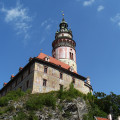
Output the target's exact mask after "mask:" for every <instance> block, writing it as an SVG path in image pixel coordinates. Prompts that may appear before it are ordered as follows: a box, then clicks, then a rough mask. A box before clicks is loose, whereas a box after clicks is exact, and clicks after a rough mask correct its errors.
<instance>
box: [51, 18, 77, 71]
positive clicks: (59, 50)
mask: <svg viewBox="0 0 120 120" xmlns="http://www.w3.org/2000/svg"><path fill="white" fill-rule="evenodd" d="M59 27H60V28H59V30H57V32H56V33H55V40H54V41H53V43H52V47H53V50H52V56H53V57H54V58H56V59H58V60H60V61H62V62H64V63H66V64H68V65H70V66H72V67H73V69H74V70H75V71H76V72H77V65H76V50H75V47H76V42H75V41H74V40H73V35H72V31H71V29H68V24H67V22H66V21H65V19H64V18H63V19H62V21H61V23H60V24H59Z"/></svg>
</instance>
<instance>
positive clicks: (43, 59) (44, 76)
mask: <svg viewBox="0 0 120 120" xmlns="http://www.w3.org/2000/svg"><path fill="white" fill-rule="evenodd" d="M59 27H60V29H59V30H57V32H56V33H55V40H54V41H53V43H52V47H53V50H52V57H51V56H48V55H46V54H44V53H40V54H39V55H38V56H37V57H34V58H30V59H29V62H28V64H27V65H25V66H24V67H23V68H22V67H20V68H19V72H18V73H17V74H16V75H15V76H13V75H12V76H11V78H10V81H9V82H8V83H7V84H6V83H5V84H4V86H3V88H2V89H1V90H0V96H4V95H6V93H7V92H9V91H11V90H17V89H18V88H20V89H21V90H23V91H26V90H27V89H31V90H32V93H46V92H50V91H58V90H60V89H61V88H62V89H64V88H69V85H70V83H73V84H74V87H75V88H76V89H78V90H79V91H81V92H82V93H84V94H87V93H89V92H92V91H93V89H92V86H91V85H90V78H89V77H87V78H86V77H84V76H81V75H79V74H78V73H77V64H76V50H75V47H76V42H75V41H74V40H73V35H72V31H71V29H68V24H67V22H66V21H65V20H64V18H63V19H62V21H61V23H60V25H59Z"/></svg>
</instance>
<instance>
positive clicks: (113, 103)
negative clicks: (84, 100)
mask: <svg viewBox="0 0 120 120" xmlns="http://www.w3.org/2000/svg"><path fill="white" fill-rule="evenodd" d="M94 96H95V97H96V99H95V104H97V105H98V106H99V108H100V109H101V110H103V111H104V112H106V113H107V114H109V113H112V115H113V119H116V118H117V117H118V116H119V115H120V95H116V94H114V93H113V92H111V93H110V95H106V94H105V93H103V92H97V93H94Z"/></svg>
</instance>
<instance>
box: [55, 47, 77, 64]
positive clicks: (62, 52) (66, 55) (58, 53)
mask: <svg viewBox="0 0 120 120" xmlns="http://www.w3.org/2000/svg"><path fill="white" fill-rule="evenodd" d="M70 52H71V53H73V60H74V61H75V62H76V52H75V50H74V49H73V48H71V47H58V48H56V49H55V58H56V59H70Z"/></svg>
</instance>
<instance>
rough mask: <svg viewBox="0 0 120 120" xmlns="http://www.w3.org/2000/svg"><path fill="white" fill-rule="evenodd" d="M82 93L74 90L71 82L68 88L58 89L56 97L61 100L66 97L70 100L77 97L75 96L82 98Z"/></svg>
mask: <svg viewBox="0 0 120 120" xmlns="http://www.w3.org/2000/svg"><path fill="white" fill-rule="evenodd" d="M84 96H85V95H84V94H83V93H81V92H80V91H78V90H76V89H75V88H74V85H73V84H72V83H71V84H70V87H69V89H68V90H63V89H61V90H59V91H58V94H57V97H58V98H59V99H61V100H64V99H67V100H72V99H73V98H77V97H83V98H84Z"/></svg>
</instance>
